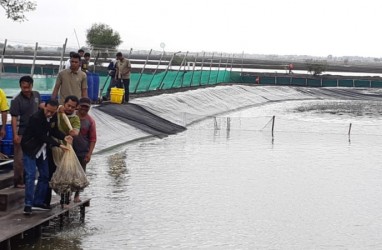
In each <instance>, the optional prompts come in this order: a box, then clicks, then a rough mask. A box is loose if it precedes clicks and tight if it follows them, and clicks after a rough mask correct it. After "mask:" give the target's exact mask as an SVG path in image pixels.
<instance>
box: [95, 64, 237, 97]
mask: <svg viewBox="0 0 382 250" xmlns="http://www.w3.org/2000/svg"><path fill="white" fill-rule="evenodd" d="M105 82H106V84H104V83H105ZM228 82H241V78H240V73H238V72H229V71H225V70H211V71H183V70H182V71H167V72H160V73H157V74H155V75H154V74H149V73H147V74H146V73H144V74H142V75H141V74H140V73H132V74H131V76H130V93H143V92H147V91H152V90H158V89H174V88H183V87H195V86H206V85H214V84H217V83H228ZM100 83H101V86H100V88H102V87H103V85H105V86H104V88H103V91H102V93H103V94H105V93H106V90H107V88H108V86H109V84H110V78H108V79H107V77H100Z"/></svg>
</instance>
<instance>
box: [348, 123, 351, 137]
mask: <svg viewBox="0 0 382 250" xmlns="http://www.w3.org/2000/svg"><path fill="white" fill-rule="evenodd" d="M350 132H351V123H350V124H349V131H348V136H350Z"/></svg>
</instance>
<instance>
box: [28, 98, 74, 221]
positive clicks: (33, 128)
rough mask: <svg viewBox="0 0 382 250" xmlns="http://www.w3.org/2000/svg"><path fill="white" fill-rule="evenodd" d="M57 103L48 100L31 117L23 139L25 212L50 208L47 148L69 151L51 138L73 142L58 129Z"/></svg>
mask: <svg viewBox="0 0 382 250" xmlns="http://www.w3.org/2000/svg"><path fill="white" fill-rule="evenodd" d="M57 109H58V102H57V101H56V100H48V101H47V102H46V103H45V106H44V109H41V110H39V111H37V112H36V113H34V114H33V115H32V116H31V117H30V118H29V122H28V125H27V127H26V129H25V131H24V134H23V137H22V139H21V147H22V150H23V153H24V155H23V163H24V170H25V207H24V213H25V214H27V215H28V214H31V213H32V206H33V209H35V210H48V209H50V208H49V207H48V206H47V205H46V204H44V202H45V197H46V192H47V190H48V187H49V168H48V159H47V157H46V147H50V146H56V147H60V148H62V149H65V150H67V149H68V148H67V147H66V146H65V145H64V144H60V143H59V142H57V141H56V140H54V139H53V138H52V137H51V136H54V137H55V138H58V139H60V140H65V141H67V142H69V143H72V142H73V138H72V137H71V136H65V134H63V133H62V132H60V131H59V130H58V126H57V114H56V112H57ZM36 167H37V169H38V172H39V177H38V182H37V186H36V190H35V188H34V181H35V177H36Z"/></svg>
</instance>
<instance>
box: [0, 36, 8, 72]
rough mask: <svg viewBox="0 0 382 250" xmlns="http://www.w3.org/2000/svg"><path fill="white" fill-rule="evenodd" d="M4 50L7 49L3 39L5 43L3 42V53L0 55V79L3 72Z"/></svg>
mask: <svg viewBox="0 0 382 250" xmlns="http://www.w3.org/2000/svg"><path fill="white" fill-rule="evenodd" d="M6 48H7V39H5V41H4V47H3V53H1V62H0V77H1V73H2V72H3V62H4V55H5V49H6Z"/></svg>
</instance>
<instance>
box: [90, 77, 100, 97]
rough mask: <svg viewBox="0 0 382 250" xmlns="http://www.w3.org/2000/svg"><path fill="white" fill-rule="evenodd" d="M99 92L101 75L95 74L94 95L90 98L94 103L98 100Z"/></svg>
mask: <svg viewBox="0 0 382 250" xmlns="http://www.w3.org/2000/svg"><path fill="white" fill-rule="evenodd" d="M98 92H99V75H98V74H95V73H94V74H93V93H92V97H93V98H90V97H89V98H90V99H91V100H92V101H94V102H96V101H97V100H98Z"/></svg>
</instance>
